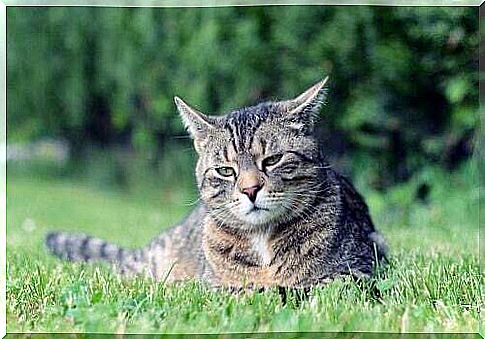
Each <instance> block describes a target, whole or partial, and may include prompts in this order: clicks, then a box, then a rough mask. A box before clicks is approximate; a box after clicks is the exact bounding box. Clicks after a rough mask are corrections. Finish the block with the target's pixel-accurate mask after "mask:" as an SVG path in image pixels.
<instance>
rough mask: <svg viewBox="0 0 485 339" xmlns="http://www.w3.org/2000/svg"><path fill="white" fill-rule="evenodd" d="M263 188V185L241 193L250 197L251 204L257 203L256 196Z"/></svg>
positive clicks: (246, 189) (247, 188) (249, 188)
mask: <svg viewBox="0 0 485 339" xmlns="http://www.w3.org/2000/svg"><path fill="white" fill-rule="evenodd" d="M262 187H263V186H262V185H255V186H251V187H246V188H243V189H242V190H241V191H242V192H243V193H244V194H246V195H247V196H248V198H249V200H251V202H255V201H256V196H257V195H258V192H259V191H260V190H261V188H262Z"/></svg>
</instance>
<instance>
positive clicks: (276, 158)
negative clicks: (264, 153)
mask: <svg viewBox="0 0 485 339" xmlns="http://www.w3.org/2000/svg"><path fill="white" fill-rule="evenodd" d="M281 158H283V154H275V155H272V156H270V157H267V158H266V159H264V160H263V163H262V164H263V167H267V166H273V165H276V164H277V163H278V162H280V160H281Z"/></svg>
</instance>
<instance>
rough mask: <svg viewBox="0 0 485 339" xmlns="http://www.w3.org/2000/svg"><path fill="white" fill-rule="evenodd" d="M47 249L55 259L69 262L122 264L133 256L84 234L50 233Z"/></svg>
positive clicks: (126, 251)
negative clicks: (98, 261) (101, 261)
mask: <svg viewBox="0 0 485 339" xmlns="http://www.w3.org/2000/svg"><path fill="white" fill-rule="evenodd" d="M45 244H46V246H47V248H48V249H49V250H50V251H51V252H52V253H53V254H54V255H56V256H57V257H59V258H61V259H65V260H71V261H97V260H104V261H108V262H118V263H122V262H123V261H125V260H126V259H127V257H132V256H133V251H132V250H126V249H123V248H121V247H118V246H116V245H113V244H110V243H108V242H107V241H104V240H101V239H98V238H94V237H90V236H88V235H84V234H69V233H62V232H52V233H49V234H47V237H46V238H45Z"/></svg>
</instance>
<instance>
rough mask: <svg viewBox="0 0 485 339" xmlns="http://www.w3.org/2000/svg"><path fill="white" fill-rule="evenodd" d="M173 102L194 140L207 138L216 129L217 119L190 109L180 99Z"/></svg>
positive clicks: (177, 98) (176, 98) (175, 98)
mask: <svg viewBox="0 0 485 339" xmlns="http://www.w3.org/2000/svg"><path fill="white" fill-rule="evenodd" d="M173 100H174V101H175V105H176V106H177V109H178V111H179V113H180V116H181V117H182V121H183V122H184V125H185V128H186V129H187V130H188V131H189V133H190V135H191V136H192V138H193V139H194V140H196V141H197V140H200V139H204V138H205V137H206V136H207V133H208V132H209V131H210V130H212V129H214V128H215V121H214V119H215V118H213V117H210V116H208V115H206V114H204V113H202V112H199V111H198V110H196V109H195V108H192V107H190V106H189V105H188V104H187V103H185V102H184V101H183V100H182V99H180V98H179V97H174V98H173Z"/></svg>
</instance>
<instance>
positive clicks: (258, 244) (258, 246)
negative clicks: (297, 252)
mask: <svg viewBox="0 0 485 339" xmlns="http://www.w3.org/2000/svg"><path fill="white" fill-rule="evenodd" d="M269 236H270V232H262V233H259V232H258V233H256V234H254V235H253V237H252V238H251V245H252V250H253V251H254V253H256V255H257V256H258V257H259V259H260V261H261V263H262V264H263V265H264V266H267V265H269V263H270V262H271V259H272V253H271V252H272V251H271V249H270V247H269V242H268V240H269Z"/></svg>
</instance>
